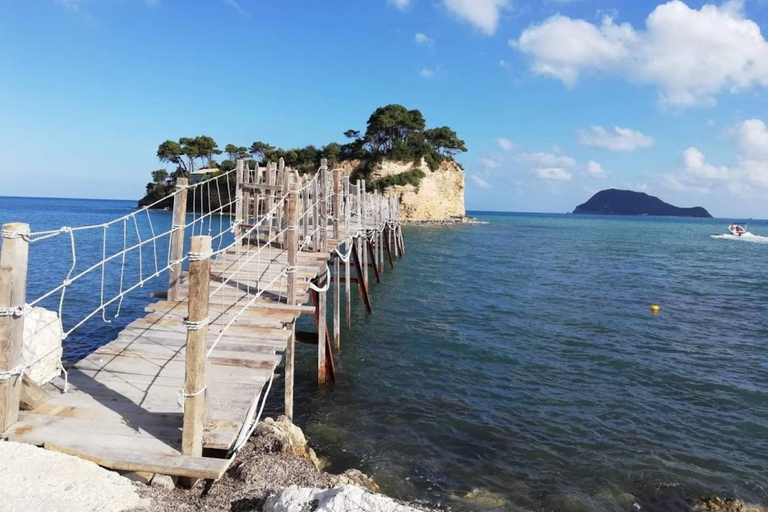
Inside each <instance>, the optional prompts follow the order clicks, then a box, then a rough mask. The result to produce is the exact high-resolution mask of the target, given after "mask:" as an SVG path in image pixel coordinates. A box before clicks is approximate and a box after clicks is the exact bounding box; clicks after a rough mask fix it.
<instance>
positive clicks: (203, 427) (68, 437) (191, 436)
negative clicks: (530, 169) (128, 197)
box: [0, 161, 404, 485]
mask: <svg viewBox="0 0 768 512" xmlns="http://www.w3.org/2000/svg"><path fill="white" fill-rule="evenodd" d="M170 201H173V213H172V225H171V226H170V227H168V229H166V230H163V231H162V232H161V233H160V234H157V232H156V231H157V229H156V225H157V224H158V222H157V215H158V213H157V210H156V209H153V207H155V208H156V207H158V206H163V205H165V204H169V203H170ZM160 213H162V212H160ZM169 215H170V214H169V213H165V216H166V217H168V216H169ZM153 216H155V222H154V224H153V221H152V219H153ZM142 219H145V220H148V228H150V229H149V230H146V229H144V230H143V231H145V232H147V234H145V235H143V234H142V229H140V228H139V221H140V220H142ZM166 222H167V221H166ZM134 227H135V231H136V241H135V243H132V242H131V241H130V240H129V239H128V236H127V233H128V232H129V230H133V229H134ZM109 228H116V229H113V230H112V231H117V232H120V230H121V229H122V245H121V246H120V247H119V248H118V249H117V250H115V251H108V250H107V248H108V247H109V246H110V243H109V242H108V240H107V236H108V230H109ZM205 231H207V233H208V234H206V235H202V233H203V232H205ZM87 232H90V233H92V234H93V233H95V234H96V235H99V234H100V233H103V240H101V241H100V243H98V244H96V246H95V247H90V248H89V247H86V248H83V247H80V246H79V245H78V243H77V240H78V237H79V236H80V234H81V233H87ZM196 234H197V235H196ZM57 238H59V239H61V238H63V239H64V242H65V244H67V245H70V246H71V254H72V260H73V261H72V266H71V269H70V271H69V273H68V274H67V275H66V276H65V277H64V278H63V280H62V282H61V283H60V284H59V283H55V284H56V286H54V287H53V288H52V289H51V290H49V291H48V292H46V293H43V294H41V296H40V297H39V298H37V299H36V300H32V301H30V300H28V299H27V297H26V288H27V286H26V280H27V274H28V272H29V273H30V275H32V273H34V272H36V270H37V269H34V268H30V269H29V270H28V269H27V265H28V263H27V262H28V254H29V251H30V250H32V251H33V250H34V249H35V248H36V247H35V246H36V244H38V243H41V244H42V243H46V242H45V241H46V240H51V239H57ZM95 238H96V239H98V236H96V237H95ZM93 239H94V237H92V238H91V240H93ZM118 239H119V237H118ZM163 242H165V243H166V244H167V246H168V249H167V257H165V256H163V257H159V256H158V254H162V253H163V245H162V243H163ZM158 246H160V250H158ZM185 246H187V247H189V251H188V252H186V254H185V252H184V250H185V249H184V248H185ZM89 250H90V251H94V250H95V251H96V252H97V253H100V254H102V258H101V259H100V261H99V262H97V263H95V264H93V265H91V266H89V267H88V268H86V269H84V270H82V271H78V270H79V269H78V268H77V265H76V261H77V256H78V254H82V253H83V252H84V251H89ZM403 253H404V243H403V238H402V232H401V230H400V224H399V216H398V205H397V201H396V199H395V198H394V197H392V196H386V197H385V196H383V195H381V194H378V193H376V192H374V193H368V192H367V191H366V189H365V183H364V182H363V181H362V180H360V181H357V182H356V183H354V184H352V183H350V179H349V175H348V173H347V172H346V171H345V170H344V169H333V170H329V169H328V167H327V165H326V164H325V162H323V165H321V167H320V169H319V170H318V172H317V173H316V174H314V175H312V176H306V175H305V176H299V174H298V173H296V172H293V171H291V170H290V169H287V168H286V167H285V166H284V165H283V163H282V162H280V163H279V164H278V165H274V164H270V165H267V166H266V167H260V166H258V165H256V166H255V168H253V169H251V168H249V165H248V163H246V162H243V161H239V162H238V165H237V169H236V170H233V171H230V172H228V173H222V174H219V175H218V176H213V177H211V178H209V179H207V180H205V181H202V182H199V183H194V184H189V183H188V182H187V180H186V179H178V180H177V183H176V188H175V191H174V192H173V194H172V199H170V198H169V199H166V200H165V202H164V203H161V202H158V203H156V204H155V205H152V206H150V207H148V208H146V209H142V210H138V211H137V212H134V213H131V214H130V215H127V216H125V217H121V218H119V219H115V220H112V221H109V222H106V223H104V224H99V225H95V226H82V227H76V228H72V227H64V228H60V229H57V230H52V231H44V232H34V231H30V227H29V226H28V225H26V224H20V223H9V224H4V225H3V231H2V255H1V257H0V432H3V437H5V438H7V439H9V440H12V441H17V442H23V443H30V444H35V445H39V446H43V447H46V448H48V449H52V450H57V451H62V452H65V453H69V454H72V455H77V456H80V457H83V458H86V459H89V460H92V461H94V462H96V463H98V464H100V465H102V466H105V467H108V468H111V469H115V470H121V471H136V472H147V473H158V474H167V475H175V476H179V477H182V482H183V483H184V484H185V485H191V484H193V483H194V482H195V481H196V480H197V479H201V478H205V479H215V478H218V477H220V476H221V475H222V474H223V473H224V471H225V470H226V469H227V468H228V466H229V464H230V462H231V460H232V459H233V457H234V454H236V452H237V451H238V450H239V449H240V448H241V447H242V446H243V445H244V444H245V442H246V441H247V439H248V438H249V437H250V434H251V433H252V432H253V430H254V428H255V425H256V424H257V423H258V421H259V419H260V418H261V413H262V411H263V407H264V402H265V400H266V396H267V394H268V393H269V391H270V388H271V386H272V382H273V379H274V378H275V376H276V372H277V371H278V369H279V368H281V369H282V370H283V374H282V375H283V377H284V380H285V413H286V414H287V415H288V416H289V417H293V402H294V396H293V389H294V358H295V351H294V346H295V343H296V342H297V341H298V342H305V343H312V344H315V345H317V361H318V382H319V383H320V384H321V385H322V384H327V383H329V382H332V381H333V380H335V378H336V375H335V369H334V363H333V353H334V350H336V349H338V347H339V339H340V329H341V306H342V304H343V305H345V306H346V308H345V309H346V323H347V325H349V323H350V308H351V288H352V286H353V285H354V286H355V287H356V288H357V294H358V296H359V299H360V303H361V304H362V306H363V307H365V308H366V309H367V311H368V312H371V302H370V298H369V292H368V285H369V271H372V276H371V277H372V279H371V280H373V279H375V280H376V281H378V280H379V279H380V276H379V274H380V273H381V272H383V271H384V270H385V268H388V269H392V268H393V261H394V260H395V259H397V258H399V257H401V256H402V255H403ZM136 256H138V273H137V275H136V276H135V279H134V280H133V281H130V280H129V279H128V278H127V276H126V273H127V272H128V271H127V270H126V268H128V267H129V265H128V264H127V261H128V262H130V259H131V257H133V258H134V259H135V257H136ZM110 266H116V267H119V274H117V273H115V272H112V273H111V274H110V272H109V271H108V269H110V268H111V267H110ZM133 267H134V268H133V271H135V270H136V269H135V265H134V266H133ZM110 275H111V276H112V278H111V280H112V281H117V280H118V275H119V289H118V288H117V283H116V282H110ZM164 276H168V287H167V288H168V289H167V291H165V290H163V291H162V292H161V293H155V294H154V295H155V296H156V297H158V296H159V297H161V298H162V300H160V301H159V302H153V303H150V304H149V305H148V306H147V308H146V313H147V315H146V316H144V317H142V318H136V319H135V320H133V321H132V322H130V323H129V324H128V325H127V326H126V327H125V328H124V329H123V330H122V331H121V332H120V333H119V334H118V335H117V337H116V338H115V339H114V340H112V341H111V342H109V343H106V344H104V345H102V346H101V347H100V348H98V349H96V350H95V351H94V352H92V353H91V354H89V355H87V356H86V357H85V358H83V359H82V360H80V361H78V362H77V363H75V364H74V365H73V366H71V367H70V368H69V369H68V371H67V372H66V373H62V374H61V376H59V377H55V378H54V379H53V380H52V381H50V382H48V383H45V384H44V385H42V386H39V385H37V384H36V383H35V382H33V381H32V380H31V379H30V378H28V376H27V373H29V370H30V369H32V368H33V367H34V365H35V364H38V363H39V362H40V361H41V360H42V359H43V358H42V357H41V358H39V359H37V360H36V361H28V360H22V356H21V354H22V347H23V345H24V343H30V342H34V340H33V339H31V340H30V339H25V334H24V332H25V329H24V322H25V318H28V317H29V318H31V316H32V315H34V314H36V311H37V308H38V307H39V306H40V305H41V304H43V305H44V304H48V303H50V302H51V301H53V303H54V304H56V303H58V306H59V311H58V314H57V315H56V317H57V320H56V322H55V323H56V324H57V325H56V326H54V327H56V328H57V329H61V331H60V332H61V333H62V338H66V336H67V335H69V334H71V333H72V332H73V331H75V330H76V329H78V328H80V327H81V326H82V325H84V324H85V323H86V322H96V321H101V320H102V319H103V320H104V321H107V317H108V316H109V315H111V314H112V312H113V311H114V309H115V308H117V311H118V312H119V310H120V307H121V305H122V302H123V299H124V298H125V296H126V295H127V294H129V293H133V294H136V293H142V291H141V290H142V289H143V286H144V285H145V284H147V283H150V282H152V283H156V282H157V280H158V279H162V278H163V277H164ZM88 278H90V279H91V280H92V282H93V283H94V286H95V287H98V289H99V291H100V293H99V295H100V298H99V302H98V305H94V307H93V308H92V309H91V310H89V311H88V312H87V314H83V312H82V311H80V312H79V314H78V315H76V316H75V318H74V319H71V318H67V315H66V314H65V311H66V308H64V307H63V306H64V305H65V304H66V301H67V298H68V296H67V291H68V289H70V288H71V287H72V286H73V284H75V282H77V281H80V280H85V279H88ZM110 289H115V292H114V293H108V292H105V290H110ZM342 289H343V290H344V291H343V292H342ZM146 291H147V290H146V289H143V293H146ZM331 291H332V305H333V312H332V315H331V317H332V323H331V325H332V328H333V334H332V335H331V334H330V332H329V328H328V324H329V322H328V316H329V315H328V313H327V297H328V295H329V292H331ZM342 294H343V295H344V298H345V300H343V301H342V299H341V297H342ZM46 301H48V302H46ZM300 315H313V316H314V324H315V325H316V326H317V329H316V331H314V332H297V331H296V321H297V319H298V317H299V316H300ZM62 317H64V318H62ZM99 317H102V318H99ZM30 321H31V320H30ZM59 321H63V322H64V327H68V330H66V329H64V328H62V327H58V322H59ZM70 326H71V327H70ZM49 327H50V326H49ZM104 341H106V340H104ZM92 344H93V343H92ZM95 344H96V345H97V343H95Z"/></svg>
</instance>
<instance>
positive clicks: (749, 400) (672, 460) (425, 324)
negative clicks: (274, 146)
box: [0, 198, 768, 511]
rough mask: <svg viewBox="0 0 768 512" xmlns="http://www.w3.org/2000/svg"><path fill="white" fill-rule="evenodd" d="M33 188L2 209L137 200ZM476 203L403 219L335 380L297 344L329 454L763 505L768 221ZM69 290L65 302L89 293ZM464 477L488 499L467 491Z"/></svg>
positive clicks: (308, 410) (492, 483) (588, 499)
mask: <svg viewBox="0 0 768 512" xmlns="http://www.w3.org/2000/svg"><path fill="white" fill-rule="evenodd" d="M40 201H42V200H35V199H13V198H0V221H3V222H6V221H10V220H14V221H28V222H30V223H32V225H33V229H35V230H39V229H49V228H53V227H59V226H61V225H63V224H68V225H79V224H85V223H95V222H103V221H105V220H109V219H111V218H114V217H117V216H119V215H123V214H125V213H128V212H130V211H131V209H132V207H133V203H132V202H125V201H77V200H44V201H43V202H40ZM43 207H44V208H43ZM162 216H163V214H162V213H158V216H157V217H156V220H155V222H156V223H158V224H162V223H163V222H167V223H168V224H169V223H170V219H167V221H164V220H162ZM479 216H480V217H481V218H482V220H484V221H487V224H483V225H466V226H447V227H426V226H419V227H410V228H406V229H405V236H406V243H407V249H408V254H407V256H406V258H405V259H403V260H402V261H401V262H399V263H398V264H397V266H396V269H395V272H392V273H389V272H388V273H386V274H385V276H384V279H383V282H382V283H381V284H379V285H373V288H372V294H373V295H372V300H373V307H374V314H373V315H371V316H368V315H366V314H365V313H364V311H363V309H362V307H361V306H360V305H359V304H357V302H355V303H354V304H353V328H352V329H351V330H349V331H347V330H345V329H344V330H342V351H341V353H340V354H339V355H337V358H336V364H337V369H338V375H339V382H338V384H337V385H336V386H334V387H333V388H331V389H327V390H322V391H321V390H318V389H317V387H316V386H315V385H313V384H312V382H313V379H315V378H316V370H315V365H316V361H315V359H314V353H313V349H312V348H311V347H306V346H300V347H299V350H298V358H299V362H298V368H297V377H296V378H297V391H296V409H297V418H296V421H297V423H299V424H300V425H301V426H302V427H303V428H304V429H305V431H306V432H307V434H308V435H309V436H310V437H311V439H312V442H313V444H314V445H315V446H316V447H317V448H318V449H319V452H320V454H321V455H324V456H327V457H328V458H329V459H330V461H331V465H332V469H337V470H343V469H346V468H347V467H352V466H354V467H360V468H361V469H362V470H363V471H366V472H368V473H371V474H372V475H373V476H374V477H375V478H376V479H377V480H378V481H379V482H380V483H381V484H382V487H383V488H384V490H385V491H387V492H389V493H391V494H393V495H395V496H398V497H401V498H405V499H411V500H427V501H430V502H433V503H434V502H439V503H442V504H444V505H446V506H450V507H451V508H452V509H454V510H481V511H482V510H579V511H581V510H604V511H613V510H617V511H623V510H636V508H635V506H634V504H637V505H639V506H640V507H641V509H642V510H658V511H667V510H673V511H674V510H686V507H685V500H686V499H687V498H690V497H696V496H699V495H704V494H709V493H716V494H721V495H732V496H736V497H739V498H741V499H745V500H751V501H754V502H758V503H762V504H764V505H768V490H767V489H766V482H768V269H767V267H766V262H767V261H768V243H760V242H768V239H764V240H762V239H759V238H757V239H754V240H753V243H749V242H743V241H733V240H723V239H715V238H712V235H716V234H721V233H723V232H725V227H726V226H727V224H728V223H729V222H730V221H731V219H728V220H711V219H695V220H690V219H658V218H590V217H580V216H565V215H479ZM142 229H146V227H145V226H142ZM156 229H161V228H159V227H157V226H156ZM163 229H167V226H164V227H163ZM750 231H752V232H754V233H755V234H758V235H760V234H762V235H766V236H768V222H752V223H750ZM110 236H113V235H112V234H111V233H110ZM114 236H115V237H116V238H115V240H110V242H109V243H114V244H117V245H119V244H121V243H122V239H121V238H120V237H121V236H122V233H119V234H118V233H116V234H115V235H114ZM65 242H66V241H64V242H53V243H52V244H51V245H49V244H46V243H42V242H41V243H39V244H35V245H33V250H32V256H31V260H32V262H31V268H32V269H34V273H31V275H30V284H29V287H30V296H34V295H35V293H36V292H40V291H42V290H43V289H47V288H50V284H51V282H54V281H55V280H57V279H58V280H59V281H60V279H61V278H62V276H63V275H64V274H66V271H67V270H68V269H69V266H70V264H71V261H70V258H69V257H68V255H67V253H66V250H68V245H67V244H66V243H65ZM56 243H59V244H60V245H59V246H55V244H56ZM83 243H84V244H85V245H86V246H87V240H86V241H83ZM90 244H91V247H99V246H98V238H97V237H95V236H94V238H93V239H92V240H91V241H90ZM159 250H160V251H162V250H167V248H165V249H164V248H163V247H160V248H159ZM62 251H63V252H62ZM90 252H91V254H89V252H88V251H87V250H84V252H83V255H82V256H81V258H82V261H79V263H78V264H87V262H88V258H89V257H90V258H92V259H95V260H98V257H99V254H98V250H96V251H94V250H93V249H92V250H91V251H90ZM129 264H131V263H130V262H129ZM134 264H138V262H135V263H134ZM144 264H147V263H146V260H145V262H144ZM109 272H112V275H113V276H115V275H116V274H114V272H116V269H110V270H109ZM163 283H164V279H161V280H160V281H159V282H158V283H157V285H156V286H149V285H148V286H147V287H145V289H143V290H139V291H138V292H137V293H136V294H135V295H134V296H132V297H130V298H129V299H126V301H125V302H124V304H123V306H122V309H121V312H120V316H119V317H118V318H114V314H115V313H116V311H113V310H110V316H108V317H107V318H108V319H110V320H111V321H112V323H109V324H106V323H104V322H102V321H101V319H99V320H98V321H93V322H91V323H89V324H88V325H87V326H86V328H85V329H83V331H82V332H80V333H77V334H73V335H72V336H71V337H70V338H68V339H67V340H66V341H65V345H66V352H67V354H66V355H67V357H69V358H75V357H78V356H80V355H82V354H83V353H86V352H87V351H88V350H92V349H93V348H95V347H96V346H98V345H100V344H102V343H104V342H106V341H109V339H111V337H114V335H115V334H116V333H117V331H119V329H120V328H121V327H122V326H123V325H125V324H126V323H127V322H130V321H131V320H132V319H133V318H136V317H138V316H142V315H143V308H144V306H145V305H146V303H147V301H148V292H149V291H151V290H152V289H160V288H163V287H164V284H163ZM73 288H74V287H73ZM72 295H73V297H75V298H78V299H79V302H78V300H75V301H74V302H75V303H74V305H72V306H71V307H72V308H74V311H72V312H71V313H70V314H71V315H72V317H73V318H74V317H75V316H77V313H78V311H77V308H78V307H79V308H81V309H82V310H83V311H86V310H87V308H88V304H89V301H91V302H92V301H93V297H90V296H89V295H88V293H87V291H86V290H85V289H83V290H81V291H79V292H78V291H76V290H73V291H72ZM78 304H79V305H78ZM651 304H660V305H661V307H662V310H661V313H660V314H658V315H654V314H651V312H650V310H649V307H650V305H651ZM67 318H68V317H67V314H66V312H65V326H66V323H67ZM281 393H282V389H281V388H280V387H276V388H275V391H274V392H273V398H272V401H271V403H272V406H273V407H272V408H273V412H277V411H279V404H280V403H281ZM475 489H480V490H482V491H483V493H482V494H483V495H484V498H485V499H469V498H465V495H466V494H467V493H469V492H471V491H473V490H475Z"/></svg>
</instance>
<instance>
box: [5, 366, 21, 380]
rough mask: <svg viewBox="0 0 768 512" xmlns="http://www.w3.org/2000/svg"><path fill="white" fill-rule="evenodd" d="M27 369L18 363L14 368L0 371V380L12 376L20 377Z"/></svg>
mask: <svg viewBox="0 0 768 512" xmlns="http://www.w3.org/2000/svg"><path fill="white" fill-rule="evenodd" d="M25 371H27V367H26V366H24V365H19V366H17V367H16V368H12V369H10V370H7V371H4V372H0V380H8V379H11V378H13V377H17V378H18V377H21V376H22V375H24V372H25Z"/></svg>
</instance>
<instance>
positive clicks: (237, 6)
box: [154, 0, 250, 17]
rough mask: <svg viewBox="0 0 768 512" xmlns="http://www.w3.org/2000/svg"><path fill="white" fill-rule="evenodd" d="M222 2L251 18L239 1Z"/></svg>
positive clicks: (226, 0) (228, 0) (225, 0)
mask: <svg viewBox="0 0 768 512" xmlns="http://www.w3.org/2000/svg"><path fill="white" fill-rule="evenodd" d="M154 1H156V0H154ZM222 1H223V2H224V3H225V4H227V5H228V6H230V7H232V8H233V9H234V10H236V11H237V12H239V13H240V14H242V15H243V16H247V17H250V14H248V13H247V12H245V10H244V9H243V7H242V6H241V5H240V3H239V2H237V0H222Z"/></svg>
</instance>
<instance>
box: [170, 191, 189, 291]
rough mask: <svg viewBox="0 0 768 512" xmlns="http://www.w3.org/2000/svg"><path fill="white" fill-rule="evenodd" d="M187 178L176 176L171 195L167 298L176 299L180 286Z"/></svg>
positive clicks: (185, 219) (185, 218)
mask: <svg viewBox="0 0 768 512" xmlns="http://www.w3.org/2000/svg"><path fill="white" fill-rule="evenodd" d="M188 185H189V180H188V179H187V178H176V195H175V196H174V197H173V221H172V222H173V226H172V229H173V232H172V233H171V241H170V244H171V246H170V261H169V262H168V263H169V264H170V265H171V271H170V275H169V276H168V300H170V301H178V300H181V299H180V297H179V289H180V288H181V260H182V257H183V255H184V226H185V225H186V224H187V222H186V221H187V195H188V190H187V186H188Z"/></svg>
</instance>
